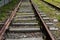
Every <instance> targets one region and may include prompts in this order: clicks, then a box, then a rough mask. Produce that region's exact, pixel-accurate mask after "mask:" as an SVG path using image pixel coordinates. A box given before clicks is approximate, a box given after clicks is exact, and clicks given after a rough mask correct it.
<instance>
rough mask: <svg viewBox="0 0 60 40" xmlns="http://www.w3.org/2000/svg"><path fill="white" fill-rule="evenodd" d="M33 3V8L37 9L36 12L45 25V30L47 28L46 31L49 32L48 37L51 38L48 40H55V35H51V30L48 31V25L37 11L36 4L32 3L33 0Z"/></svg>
mask: <svg viewBox="0 0 60 40" xmlns="http://www.w3.org/2000/svg"><path fill="white" fill-rule="evenodd" d="M31 3H32V5H33V7H34V9H35V11H36V13H37V14H38V16H39V18H40V20H41V22H42V23H43V25H44V28H45V30H46V32H47V35H49V37H50V38H49V39H48V38H47V39H48V40H55V38H54V37H53V35H52V34H51V32H50V30H49V29H48V26H47V25H46V23H45V22H44V20H43V19H42V17H41V15H40V14H39V12H38V11H37V9H36V7H35V6H34V3H33V2H32V0H31Z"/></svg>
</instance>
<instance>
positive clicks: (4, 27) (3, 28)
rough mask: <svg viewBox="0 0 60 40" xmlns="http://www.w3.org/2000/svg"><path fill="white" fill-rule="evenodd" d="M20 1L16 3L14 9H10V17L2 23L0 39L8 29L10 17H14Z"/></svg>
mask: <svg viewBox="0 0 60 40" xmlns="http://www.w3.org/2000/svg"><path fill="white" fill-rule="evenodd" d="M21 1H22V0H21ZM21 1H20V2H19V4H18V5H17V7H16V8H15V9H14V11H12V13H11V15H10V17H9V18H8V19H7V21H6V22H5V23H4V25H3V27H2V29H1V31H0V40H3V35H4V33H5V31H6V30H7V29H8V26H9V24H10V23H11V21H12V19H13V18H14V16H15V14H16V12H17V10H18V8H19V6H20V5H21Z"/></svg>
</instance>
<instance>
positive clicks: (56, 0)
mask: <svg viewBox="0 0 60 40" xmlns="http://www.w3.org/2000/svg"><path fill="white" fill-rule="evenodd" d="M45 1H47V2H49V3H51V4H53V5H55V6H57V7H59V8H60V0H45Z"/></svg>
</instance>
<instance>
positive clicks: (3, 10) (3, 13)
mask: <svg viewBox="0 0 60 40" xmlns="http://www.w3.org/2000/svg"><path fill="white" fill-rule="evenodd" d="M18 2H19V1H18V0H12V1H11V2H10V3H8V4H6V5H4V6H2V7H0V21H3V20H4V19H6V18H7V17H8V16H7V15H8V13H7V12H9V11H12V10H13V9H14V7H15V5H16V4H17V3H18Z"/></svg>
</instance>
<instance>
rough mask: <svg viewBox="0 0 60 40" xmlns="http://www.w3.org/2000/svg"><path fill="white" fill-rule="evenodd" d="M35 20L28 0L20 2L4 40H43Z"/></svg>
mask: <svg viewBox="0 0 60 40" xmlns="http://www.w3.org/2000/svg"><path fill="white" fill-rule="evenodd" d="M37 18H38V17H37V16H36V14H35V12H34V10H33V8H32V5H31V3H30V0H25V1H24V0H22V3H21V6H20V7H19V9H18V11H17V13H16V15H15V17H14V18H13V20H12V22H11V25H10V26H9V29H8V31H7V32H6V33H5V35H4V36H5V40H43V37H42V35H43V33H42V32H40V26H39V23H38V22H39V21H38V20H37Z"/></svg>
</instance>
